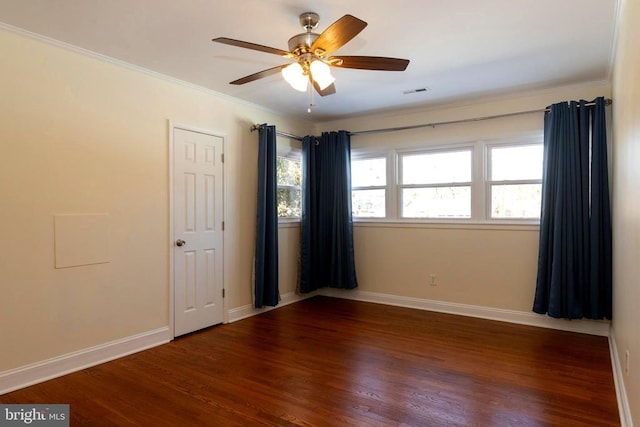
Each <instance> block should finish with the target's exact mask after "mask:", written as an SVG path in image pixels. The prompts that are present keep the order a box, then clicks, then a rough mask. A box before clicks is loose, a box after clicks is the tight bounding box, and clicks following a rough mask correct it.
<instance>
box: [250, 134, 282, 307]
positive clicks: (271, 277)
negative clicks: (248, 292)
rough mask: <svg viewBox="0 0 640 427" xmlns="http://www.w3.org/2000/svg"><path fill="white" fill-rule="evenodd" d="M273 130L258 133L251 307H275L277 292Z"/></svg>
mask: <svg viewBox="0 0 640 427" xmlns="http://www.w3.org/2000/svg"><path fill="white" fill-rule="evenodd" d="M276 153H277V151H276V127H275V126H267V125H266V124H264V125H262V126H261V127H260V128H259V130H258V202H257V221H256V222H257V225H256V252H255V259H254V287H255V289H254V305H255V306H256V307H257V308H260V307H263V306H265V305H269V306H275V305H277V304H278V301H279V300H280V292H279V290H278V209H277V208H278V183H277V178H276Z"/></svg>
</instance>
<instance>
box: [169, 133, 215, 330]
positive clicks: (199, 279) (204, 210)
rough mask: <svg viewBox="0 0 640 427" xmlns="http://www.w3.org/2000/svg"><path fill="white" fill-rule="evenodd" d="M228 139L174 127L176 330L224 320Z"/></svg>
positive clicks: (191, 328) (190, 328) (197, 327)
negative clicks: (224, 194)
mask: <svg viewBox="0 0 640 427" xmlns="http://www.w3.org/2000/svg"><path fill="white" fill-rule="evenodd" d="M223 142H224V139H223V138H222V137H219V136H214V135H208V134H204V133H199V132H192V131H187V130H184V129H178V128H174V129H173V144H174V145H173V164H174V168H173V251H174V253H173V255H174V256H173V259H174V266H173V272H174V278H173V279H174V335H175V336H178V335H182V334H186V333H189V332H193V331H196V330H198V329H202V328H206V327H207V326H211V325H215V324H218V323H222V321H223V313H224V312H223V304H222V298H223V282H222V277H223V275H222V265H223V257H222V254H223V250H222V249H223V238H222V227H223V223H222V221H223V215H222V213H223V206H222V205H223V197H222V191H223V190H222V189H223V185H222V177H223V173H222V161H223V158H222V149H223Z"/></svg>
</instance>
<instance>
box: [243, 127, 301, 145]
mask: <svg viewBox="0 0 640 427" xmlns="http://www.w3.org/2000/svg"><path fill="white" fill-rule="evenodd" d="M260 129H262V125H258V124H256V125H251V132H253V131H256V130H260ZM276 135H278V136H285V137H287V138H291V139H296V140H298V141H302V140H303V139H304V138H303V137H301V136H298V135H294V134H292V133H288V132H281V131H279V130H277V129H276Z"/></svg>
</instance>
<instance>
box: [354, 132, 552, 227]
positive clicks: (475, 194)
mask: <svg viewBox="0 0 640 427" xmlns="http://www.w3.org/2000/svg"><path fill="white" fill-rule="evenodd" d="M541 139H542V136H541V135H537V136H536V135H534V136H526V137H523V138H521V139H519V140H512V141H490V142H487V141H475V142H469V143H464V144H456V145H451V146H437V147H428V148H421V149H412V150H393V149H382V150H376V151H367V152H360V153H359V152H358V151H357V150H355V151H354V152H353V153H352V162H351V182H352V210H353V217H354V218H355V219H356V220H357V219H370V220H373V221H375V220H386V221H389V220H391V221H398V220H401V221H402V220H406V221H435V222H458V221H467V222H498V221H500V222H509V223H531V222H533V221H538V220H539V218H540V205H541V193H542V158H543V146H542V142H541Z"/></svg>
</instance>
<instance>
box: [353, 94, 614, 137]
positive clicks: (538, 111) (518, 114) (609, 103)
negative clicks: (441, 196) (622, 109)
mask: <svg viewBox="0 0 640 427" xmlns="http://www.w3.org/2000/svg"><path fill="white" fill-rule="evenodd" d="M612 103H613V101H612V100H611V99H610V98H607V99H605V100H604V105H611V104H612ZM592 105H595V103H594V102H587V103H586V104H585V106H586V107H589V106H592ZM578 106H580V105H579V104H578ZM548 111H549V109H548V108H539V109H537V110H527V111H517V112H515V113H506V114H496V115H493V116H484V117H473V118H470V119H460V120H451V121H448V122H435V123H423V124H419V125H409V126H400V127H394V128H384V129H371V130H362V131H357V132H350V135H351V136H354V135H367V134H371V133H383V132H395V131H400V130H409V129H419V128H424V127H436V126H442V125H453V124H457V123H467V122H479V121H482V120H490V119H499V118H503V117H512V116H521V115H524V114H532V113H544V112H548Z"/></svg>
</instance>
